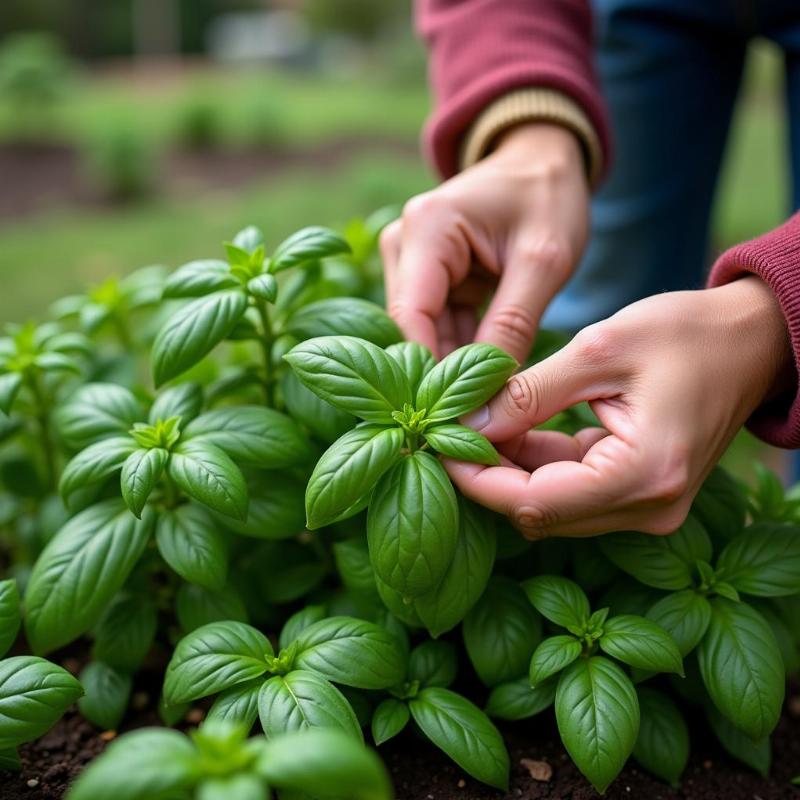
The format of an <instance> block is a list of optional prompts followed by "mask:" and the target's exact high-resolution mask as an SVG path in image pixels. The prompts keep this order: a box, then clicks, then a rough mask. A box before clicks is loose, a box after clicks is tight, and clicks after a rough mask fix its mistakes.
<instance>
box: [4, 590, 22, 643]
mask: <svg viewBox="0 0 800 800" xmlns="http://www.w3.org/2000/svg"><path fill="white" fill-rule="evenodd" d="M20 622H21V618H20V607H19V592H18V591H17V582H16V581H15V580H13V579H9V580H5V581H0V658H2V657H3V656H4V655H5V654H6V652H7V651H8V649H9V647H11V645H12V644H14V640H15V639H16V638H17V633H18V632H19V626H20Z"/></svg>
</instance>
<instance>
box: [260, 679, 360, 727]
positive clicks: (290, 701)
mask: <svg viewBox="0 0 800 800" xmlns="http://www.w3.org/2000/svg"><path fill="white" fill-rule="evenodd" d="M258 716H259V719H260V720H261V727H262V728H263V729H264V733H266V735H267V736H268V737H269V738H272V737H273V736H278V735H279V734H284V733H288V732H289V731H300V730H307V729H308V728H336V729H338V730H341V731H344V732H345V733H347V734H350V736H352V737H354V738H355V739H358V740H359V741H362V740H363V738H364V735H363V734H362V732H361V726H360V725H359V724H358V719H357V718H356V715H355V712H354V711H353V708H352V706H351V705H350V704H349V703H348V702H347V700H346V699H345V697H344V695H343V694H342V693H341V692H340V691H339V690H338V689H337V688H336V687H335V686H334V685H333V684H332V683H330V682H329V681H328V680H326V679H325V678H323V677H322V676H321V675H317V673H316V672H308V671H306V670H301V669H296V670H292V671H291V672H289V673H288V674H286V675H275V676H274V677H272V678H270V679H269V680H268V681H266V682H265V683H264V684H263V685H262V686H261V690H260V692H259V695H258Z"/></svg>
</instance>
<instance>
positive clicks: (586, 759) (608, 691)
mask: <svg viewBox="0 0 800 800" xmlns="http://www.w3.org/2000/svg"><path fill="white" fill-rule="evenodd" d="M556 721H557V722H558V731H559V733H560V734H561V741H562V742H563V743H564V746H565V747H566V748H567V752H568V753H569V754H570V757H571V758H572V760H573V761H574V762H575V765H576V766H577V767H578V769H579V770H580V771H581V772H582V773H583V774H584V775H585V776H586V777H587V778H588V779H589V781H590V782H591V783H592V785H593V786H594V788H595V789H597V791H598V792H601V793H602V792H605V790H606V789H607V788H608V785H609V784H610V783H611V781H613V780H614V778H616V777H617V775H618V774H619V771H620V770H621V769H622V767H623V766H624V765H625V762H626V761H627V760H628V756H629V755H630V754H631V752H632V751H633V747H634V745H635V744H636V739H637V737H638V735H639V701H638V700H637V697H636V690H635V689H634V688H633V684H632V683H631V681H630V679H629V678H628V676H627V675H625V673H624V672H623V671H622V670H621V669H620V668H619V667H618V666H617V665H616V664H615V663H614V662H613V661H609V660H608V659H607V658H603V657H602V656H594V657H593V658H588V659H586V658H580V659H578V660H577V661H575V662H573V663H572V664H570V666H569V667H567V668H566V669H565V670H564V671H563V672H562V673H561V676H560V678H559V681H558V689H557V690H556Z"/></svg>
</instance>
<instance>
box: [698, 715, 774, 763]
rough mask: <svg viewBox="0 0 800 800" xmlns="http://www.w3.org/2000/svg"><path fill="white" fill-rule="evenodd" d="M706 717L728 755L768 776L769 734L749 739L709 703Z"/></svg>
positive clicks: (770, 746)
mask: <svg viewBox="0 0 800 800" xmlns="http://www.w3.org/2000/svg"><path fill="white" fill-rule="evenodd" d="M706 719H707V720H708V724H709V726H710V727H711V730H712V731H714V735H715V736H716V737H717V739H718V740H719V743H720V744H721V745H722V747H723V748H724V749H725V750H726V751H727V752H728V753H729V754H730V755H732V756H733V757H734V758H735V759H737V760H738V761H741V762H742V763H743V764H746V765H747V766H748V767H751V768H752V769H754V770H755V771H756V772H757V773H758V774H759V775H761V777H762V778H765V779H766V778H767V777H768V776H769V769H770V766H771V764H772V745H771V743H770V739H769V736H762V737H761V738H760V739H755V740H754V739H751V738H750V737H749V736H748V735H747V734H746V733H743V732H742V731H740V730H739V729H738V728H737V727H736V726H735V725H734V724H733V723H732V722H730V720H728V719H726V718H725V717H723V716H722V714H720V713H719V711H717V709H716V708H714V706H712V705H710V704H709V705H708V706H706Z"/></svg>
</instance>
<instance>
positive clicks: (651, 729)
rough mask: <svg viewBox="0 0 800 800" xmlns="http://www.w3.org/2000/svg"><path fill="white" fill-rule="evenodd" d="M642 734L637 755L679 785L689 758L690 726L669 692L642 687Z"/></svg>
mask: <svg viewBox="0 0 800 800" xmlns="http://www.w3.org/2000/svg"><path fill="white" fill-rule="evenodd" d="M637 694H638V695H639V712H640V717H641V722H640V724H639V736H638V738H637V739H636V746H635V747H634V748H633V757H634V758H635V759H636V760H637V761H638V762H639V763H640V764H641V765H642V766H643V767H644V768H645V769H646V770H648V771H649V772H652V773H653V774H654V775H655V776H657V777H659V778H661V779H662V780H665V781H666V782H667V783H669V784H671V785H672V786H677V785H678V782H679V781H680V777H681V774H682V773H683V771H684V769H686V762H687V761H688V760H689V728H688V727H687V725H686V722H685V721H684V719H683V717H682V716H681V713H680V711H678V709H677V707H676V706H675V703H673V702H672V700H671V699H670V698H669V697H668V696H667V695H665V694H662V693H661V692H657V691H655V690H654V689H647V688H643V687H640V688H639V689H638V690H637Z"/></svg>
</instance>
